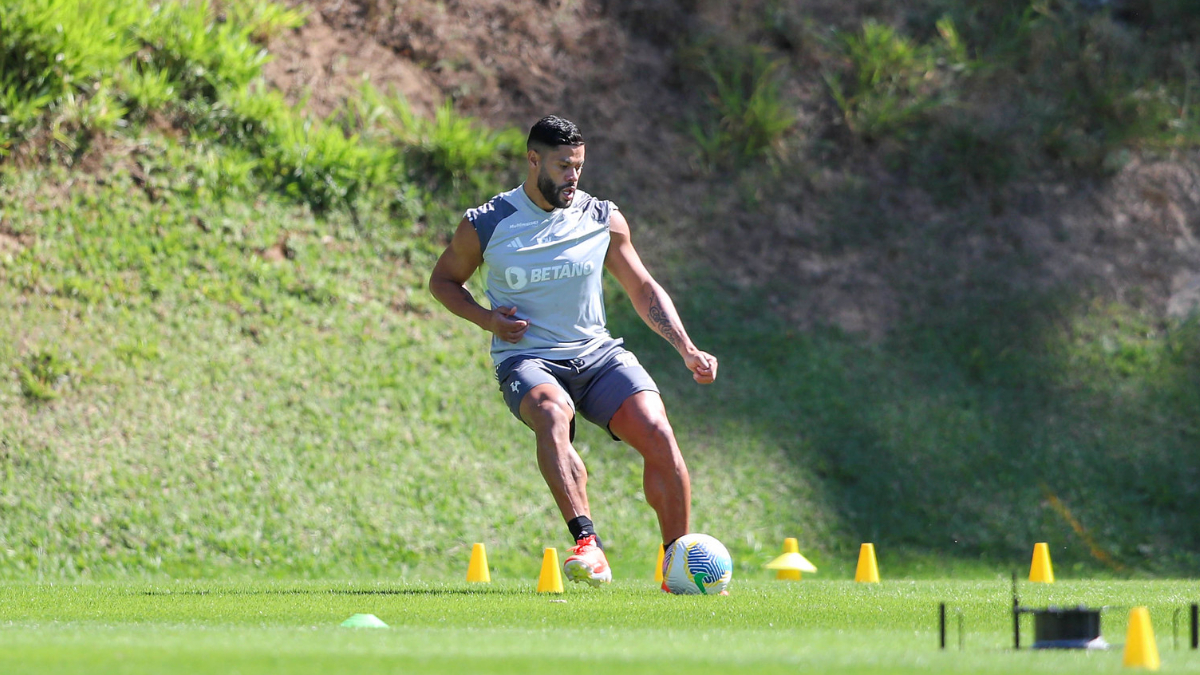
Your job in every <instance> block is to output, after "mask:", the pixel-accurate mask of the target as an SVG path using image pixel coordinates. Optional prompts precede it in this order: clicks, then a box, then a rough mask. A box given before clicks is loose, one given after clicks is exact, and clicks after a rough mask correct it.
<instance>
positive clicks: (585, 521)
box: [567, 516, 604, 549]
mask: <svg viewBox="0 0 1200 675" xmlns="http://www.w3.org/2000/svg"><path fill="white" fill-rule="evenodd" d="M567 529H568V530H570V531H571V537H572V538H574V539H575V541H579V540H580V539H583V538H585V537H595V538H596V545H597V546H599V547H600V548H601V549H603V548H604V544H601V543H600V535H598V534H596V527H595V526H594V525H593V524H592V519H591V518H588V517H587V516H576V517H574V518H572V519H570V520H568V521H567Z"/></svg>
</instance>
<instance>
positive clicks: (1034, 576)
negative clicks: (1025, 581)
mask: <svg viewBox="0 0 1200 675" xmlns="http://www.w3.org/2000/svg"><path fill="white" fill-rule="evenodd" d="M1029 580H1030V581H1035V582H1041V583H1044V584H1052V583H1054V567H1052V566H1051V565H1050V547H1049V546H1047V545H1046V542H1041V543H1038V544H1034V545H1033V563H1032V564H1030V566H1029Z"/></svg>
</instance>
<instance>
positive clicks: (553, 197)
mask: <svg viewBox="0 0 1200 675" xmlns="http://www.w3.org/2000/svg"><path fill="white" fill-rule="evenodd" d="M569 187H575V186H573V185H571V184H570V183H563V184H562V185H555V183H554V180H553V179H551V178H550V177H549V176H547V175H546V174H544V173H539V174H538V180H537V188H538V192H541V193H542V197H544V198H545V200H546V201H547V202H550V206H553V207H554V208H556V209H565V208H567V207H569V206H570V205H571V202H572V201H574V200H575V193H574V192H572V193H571V196H570V197H565V196H563V190H564V189H566V188H569Z"/></svg>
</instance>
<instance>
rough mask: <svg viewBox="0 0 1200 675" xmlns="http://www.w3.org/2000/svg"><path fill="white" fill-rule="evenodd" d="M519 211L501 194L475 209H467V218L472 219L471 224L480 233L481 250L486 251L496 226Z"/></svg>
mask: <svg viewBox="0 0 1200 675" xmlns="http://www.w3.org/2000/svg"><path fill="white" fill-rule="evenodd" d="M516 212H517V207H515V206H513V205H512V204H510V203H508V200H506V199H504V197H503V196H501V195H496V196H495V197H492V199H491V201H489V202H488V203H486V204H484V205H483V206H480V207H478V208H474V209H467V213H466V219H467V220H469V221H471V225H474V226H475V233H476V234H478V235H479V250H480V251H486V250H487V246H488V242H489V241H491V240H492V233H493V232H495V231H496V226H497V225H499V224H500V221H502V220H504V219H505V218H507V217H509V216H511V215H512V214H514V213H516Z"/></svg>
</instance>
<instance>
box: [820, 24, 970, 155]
mask: <svg viewBox="0 0 1200 675" xmlns="http://www.w3.org/2000/svg"><path fill="white" fill-rule="evenodd" d="M937 29H938V34H939V36H940V39H938V40H937V41H935V42H932V43H931V44H927V45H920V44H915V43H914V42H913V41H912V40H910V39H908V38H907V37H905V36H903V35H901V34H900V33H899V32H898V31H897V30H896V29H894V28H892V27H891V26H889V25H887V24H883V23H879V22H877V21H874V20H868V21H866V22H864V23H863V25H862V30H861V31H860V32H857V33H849V34H843V35H841V36H839V38H840V43H841V47H842V49H843V53H844V55H845V57H846V58H847V60H848V61H849V71H850V72H849V81H847V82H845V83H843V82H842V76H841V75H839V74H838V73H836V72H833V71H826V72H825V80H826V82H827V83H828V84H829V88H830V91H831V92H832V93H833V97H834V99H835V100H836V101H837V103H838V107H839V108H841V111H842V114H843V116H844V117H845V120H846V124H847V125H848V126H849V127H850V129H851V131H853V132H854V133H855V134H857V135H859V136H860V137H862V138H864V139H867V140H879V139H880V138H884V137H888V136H893V135H895V136H901V137H903V136H904V135H906V134H907V133H909V132H910V130H911V129H912V127H914V126H915V125H917V124H918V123H919V122H920V121H922V119H923V116H924V115H925V114H926V113H927V112H928V111H930V110H932V109H934V108H938V107H941V106H945V105H949V104H950V103H952V102H953V91H954V90H953V85H954V82H955V78H956V77H957V75H958V74H959V73H961V72H963V71H964V70H965V69H966V68H967V67H968V65H969V64H968V62H967V57H966V48H965V46H964V45H963V43H962V40H961V38H960V37H959V35H958V32H957V30H956V29H955V27H954V23H953V21H951V20H950V19H949V18H943V19H941V20H939V21H938V23H937Z"/></svg>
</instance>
